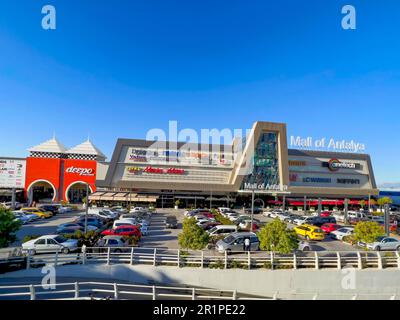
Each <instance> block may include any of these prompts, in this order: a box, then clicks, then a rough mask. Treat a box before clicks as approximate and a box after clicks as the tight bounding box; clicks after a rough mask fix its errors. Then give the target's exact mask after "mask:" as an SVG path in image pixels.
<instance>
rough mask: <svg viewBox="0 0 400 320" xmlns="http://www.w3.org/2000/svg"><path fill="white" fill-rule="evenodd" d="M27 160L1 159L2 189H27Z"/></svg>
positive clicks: (0, 186)
mask: <svg viewBox="0 0 400 320" xmlns="http://www.w3.org/2000/svg"><path fill="white" fill-rule="evenodd" d="M25 173H26V160H18V159H7V158H0V188H21V189H22V188H24V187H25Z"/></svg>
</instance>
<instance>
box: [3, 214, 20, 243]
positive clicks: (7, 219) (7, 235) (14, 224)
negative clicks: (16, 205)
mask: <svg viewBox="0 0 400 320" xmlns="http://www.w3.org/2000/svg"><path fill="white" fill-rule="evenodd" d="M21 226H22V223H21V222H20V221H18V220H15V216H14V214H13V213H12V212H11V210H8V209H5V208H0V248H6V247H8V246H9V245H10V244H11V243H13V242H15V241H16V240H17V236H16V235H15V233H16V232H17V231H18V230H19V229H20V228H21Z"/></svg>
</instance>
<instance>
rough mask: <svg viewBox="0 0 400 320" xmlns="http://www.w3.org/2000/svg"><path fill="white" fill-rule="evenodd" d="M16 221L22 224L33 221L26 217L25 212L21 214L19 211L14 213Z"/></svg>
mask: <svg viewBox="0 0 400 320" xmlns="http://www.w3.org/2000/svg"><path fill="white" fill-rule="evenodd" d="M13 214H14V217H15V220H17V221H19V222H21V223H22V224H27V223H29V222H31V221H32V220H31V219H30V218H29V217H28V216H26V215H25V214H24V213H23V212H19V211H14V212H13Z"/></svg>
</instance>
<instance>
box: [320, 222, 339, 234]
mask: <svg viewBox="0 0 400 320" xmlns="http://www.w3.org/2000/svg"><path fill="white" fill-rule="evenodd" d="M340 228H341V226H339V225H338V224H336V223H325V224H324V225H323V226H322V227H321V229H322V230H323V231H324V232H325V233H327V234H329V233H331V232H333V231H336V230H338V229H340Z"/></svg>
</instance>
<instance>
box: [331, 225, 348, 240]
mask: <svg viewBox="0 0 400 320" xmlns="http://www.w3.org/2000/svg"><path fill="white" fill-rule="evenodd" d="M352 234H354V228H351V227H343V228H340V229H338V230H336V231H332V232H331V234H330V235H331V238H332V239H336V240H340V241H342V240H343V238H344V237H347V236H351V235H352Z"/></svg>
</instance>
